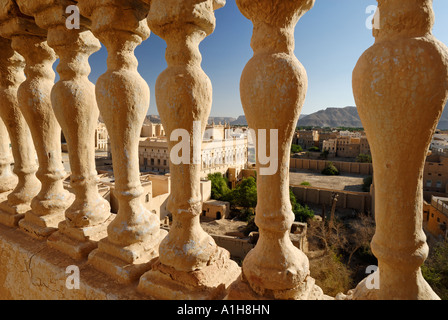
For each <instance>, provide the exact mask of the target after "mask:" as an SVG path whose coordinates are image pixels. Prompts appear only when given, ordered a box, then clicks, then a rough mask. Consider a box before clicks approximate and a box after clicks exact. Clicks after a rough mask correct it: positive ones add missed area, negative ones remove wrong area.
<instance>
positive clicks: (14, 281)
mask: <svg viewBox="0 0 448 320" xmlns="http://www.w3.org/2000/svg"><path fill="white" fill-rule="evenodd" d="M71 265H74V266H78V267H79V275H80V283H79V289H68V288H67V287H66V281H67V277H69V276H72V275H73V273H72V272H69V273H66V269H67V267H68V266H71ZM137 285H138V281H136V282H135V283H132V284H130V285H121V284H118V283H117V282H115V281H114V280H112V279H111V278H109V277H108V276H107V275H105V274H103V273H101V272H99V271H97V270H95V269H94V268H93V267H92V266H90V265H88V264H87V260H86V259H85V260H80V261H77V260H73V259H71V258H70V257H68V256H66V255H64V254H62V253H60V252H59V251H57V250H54V249H52V248H50V247H48V246H47V243H46V241H45V240H36V239H34V238H31V237H30V236H28V235H26V234H24V233H23V232H21V231H20V230H18V229H17V228H9V227H5V226H2V225H0V299H2V300H143V299H148V297H147V296H143V295H141V294H139V293H138V292H137V290H136V289H137Z"/></svg>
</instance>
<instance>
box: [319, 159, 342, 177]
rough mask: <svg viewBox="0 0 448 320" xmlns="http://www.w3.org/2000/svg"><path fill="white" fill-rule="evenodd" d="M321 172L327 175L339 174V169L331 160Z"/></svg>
mask: <svg viewBox="0 0 448 320" xmlns="http://www.w3.org/2000/svg"><path fill="white" fill-rule="evenodd" d="M322 174H324V175H327V176H337V175H339V170H338V169H337V168H336V167H335V166H334V164H333V162H329V163H328V164H327V166H326V167H325V169H324V170H322Z"/></svg>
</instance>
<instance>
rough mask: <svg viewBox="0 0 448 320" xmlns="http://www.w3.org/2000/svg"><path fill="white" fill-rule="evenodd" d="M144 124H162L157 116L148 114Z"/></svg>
mask: <svg viewBox="0 0 448 320" xmlns="http://www.w3.org/2000/svg"><path fill="white" fill-rule="evenodd" d="M144 123H162V120H160V116H159V115H153V114H148V115H146V119H145V122H144Z"/></svg>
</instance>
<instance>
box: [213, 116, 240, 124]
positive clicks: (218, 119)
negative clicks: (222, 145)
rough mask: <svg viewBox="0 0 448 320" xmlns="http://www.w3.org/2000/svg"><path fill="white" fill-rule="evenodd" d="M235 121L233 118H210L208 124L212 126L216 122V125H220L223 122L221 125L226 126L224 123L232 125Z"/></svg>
mask: <svg viewBox="0 0 448 320" xmlns="http://www.w3.org/2000/svg"><path fill="white" fill-rule="evenodd" d="M235 120H236V118H233V117H209V118H208V123H209V124H211V123H212V122H214V123H215V124H218V123H220V122H221V124H224V123H232V122H233V121H235Z"/></svg>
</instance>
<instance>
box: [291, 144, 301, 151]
mask: <svg viewBox="0 0 448 320" xmlns="http://www.w3.org/2000/svg"><path fill="white" fill-rule="evenodd" d="M302 151H303V149H302V147H301V146H299V145H297V144H292V145H291V153H298V152H302Z"/></svg>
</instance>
